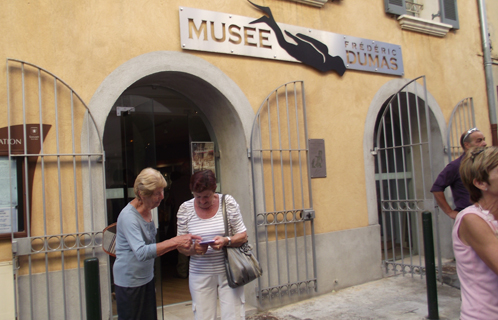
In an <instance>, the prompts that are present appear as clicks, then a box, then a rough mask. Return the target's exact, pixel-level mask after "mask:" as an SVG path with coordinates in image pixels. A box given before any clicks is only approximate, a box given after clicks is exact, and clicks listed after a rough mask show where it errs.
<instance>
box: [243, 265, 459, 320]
mask: <svg viewBox="0 0 498 320" xmlns="http://www.w3.org/2000/svg"><path fill="white" fill-rule="evenodd" d="M454 276H456V275H454ZM445 282H446V281H445ZM437 292H438V315H439V319H455V320H456V319H458V318H459V316H460V290H459V289H458V288H456V287H454V286H451V285H448V284H446V283H445V284H440V283H438V285H437ZM428 315H429V309H428V304H427V290H426V280H425V277H424V278H423V279H421V278H420V277H414V278H412V277H411V276H393V277H389V278H383V279H381V280H378V281H373V282H369V283H366V284H363V285H359V286H355V287H351V288H347V289H343V290H340V291H337V292H331V293H328V294H324V295H321V296H318V297H315V298H312V299H309V300H305V301H301V302H298V303H294V304H291V305H287V306H285V307H281V308H278V309H274V310H270V311H268V312H263V313H258V314H255V315H252V316H249V317H247V320H325V319H327V320H333V319H341V320H353V319H354V320H370V319H390V320H400V319H407V320H411V319H414V320H415V319H427V317H428Z"/></svg>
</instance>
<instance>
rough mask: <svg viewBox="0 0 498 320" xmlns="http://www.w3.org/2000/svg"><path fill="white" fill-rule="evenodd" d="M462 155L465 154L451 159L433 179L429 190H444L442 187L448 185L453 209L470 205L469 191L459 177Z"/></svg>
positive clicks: (459, 209)
mask: <svg viewBox="0 0 498 320" xmlns="http://www.w3.org/2000/svg"><path fill="white" fill-rule="evenodd" d="M464 155H465V154H463V155H461V156H460V157H458V158H457V159H455V160H453V161H451V162H450V163H449V164H448V165H447V166H446V167H445V168H444V169H443V171H441V173H440V174H439V175H438V176H437V179H436V181H434V184H433V185H432V188H431V192H438V191H443V192H444V189H446V188H447V187H450V188H451V194H452V195H453V201H454V202H455V211H462V210H463V209H465V208H467V207H468V206H470V205H472V202H470V195H469V192H468V191H467V189H466V188H465V186H464V185H463V182H462V180H461V179H460V172H459V170H460V162H462V159H463V157H464Z"/></svg>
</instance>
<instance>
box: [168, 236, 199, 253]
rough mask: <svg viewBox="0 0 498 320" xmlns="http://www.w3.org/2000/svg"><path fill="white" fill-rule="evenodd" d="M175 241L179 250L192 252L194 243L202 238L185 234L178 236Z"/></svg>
mask: <svg viewBox="0 0 498 320" xmlns="http://www.w3.org/2000/svg"><path fill="white" fill-rule="evenodd" d="M173 239H176V241H177V243H178V244H177V246H176V248H177V249H180V248H181V249H185V250H190V248H191V247H192V244H193V242H194V241H195V240H196V239H198V240H201V239H202V238H201V237H199V236H195V235H192V234H184V235H182V236H177V237H175V238H173Z"/></svg>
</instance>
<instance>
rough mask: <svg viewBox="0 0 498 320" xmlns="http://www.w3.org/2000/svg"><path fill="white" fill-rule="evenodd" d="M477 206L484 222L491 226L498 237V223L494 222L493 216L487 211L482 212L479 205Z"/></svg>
mask: <svg viewBox="0 0 498 320" xmlns="http://www.w3.org/2000/svg"><path fill="white" fill-rule="evenodd" d="M478 205H479V209H480V210H481V212H482V213H483V214H484V215H485V217H486V220H487V221H489V223H490V224H491V226H492V228H493V231H494V233H495V235H496V236H498V221H496V219H495V217H494V215H493V214H492V213H490V212H489V210H484V209H483V208H482V206H481V204H480V203H478Z"/></svg>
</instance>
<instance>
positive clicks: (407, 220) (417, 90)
mask: <svg viewBox="0 0 498 320" xmlns="http://www.w3.org/2000/svg"><path fill="white" fill-rule="evenodd" d="M422 78H423V77H421V78H420V79H422ZM416 80H417V79H416ZM419 81H420V83H417V82H416V81H414V80H412V81H410V80H408V79H399V80H398V79H397V80H392V81H390V82H388V83H386V84H385V85H384V86H382V87H381V89H380V90H379V91H378V92H377V94H376V95H375V97H374V99H373V101H372V103H371V105H370V109H369V111H368V116H367V120H366V123H365V133H364V160H365V173H366V189H367V190H366V191H367V196H368V199H369V202H368V208H369V223H370V224H377V223H379V224H390V223H391V222H392V221H395V226H396V228H393V229H392V230H383V234H382V237H383V239H385V238H387V239H390V240H392V241H391V242H390V243H386V242H384V241H383V248H384V253H385V252H386V251H387V250H390V247H394V246H401V247H403V244H404V243H405V242H406V243H410V241H411V244H409V247H410V248H411V249H410V250H411V251H410V250H409V251H410V254H409V256H413V255H417V254H418V253H417V252H419V251H420V243H419V242H418V241H419V238H420V235H419V234H418V232H419V231H414V230H413V229H411V225H414V224H415V223H418V219H416V218H414V217H411V216H410V217H409V215H413V216H418V215H417V214H418V213H420V212H421V211H424V210H429V211H431V212H433V213H434V212H435V210H434V209H435V208H434V203H433V197H432V195H431V194H430V192H429V189H430V186H431V185H432V182H433V177H431V176H430V172H431V171H432V172H433V173H435V174H436V175H437V173H438V172H439V170H440V169H441V166H442V165H443V164H444V160H445V159H444V157H445V155H444V142H443V139H444V138H443V137H444V136H445V131H446V123H445V120H444V116H443V115H442V112H441V109H440V108H439V106H438V104H437V102H436V100H435V99H434V98H433V97H432V96H431V94H430V93H429V92H427V93H424V92H425V88H424V85H422V84H421V82H422V81H421V80H419ZM424 84H425V81H424ZM425 107H427V109H426V110H427V111H424V109H425ZM426 115H428V117H426ZM427 118H428V120H429V121H426V119H427ZM415 125H416V126H415ZM379 128H380V130H379ZM417 130H418V131H420V134H419V133H418V131H417ZM424 137H427V138H424ZM417 139H418V140H417ZM419 142H420V143H419ZM418 144H420V146H422V145H426V144H432V148H431V150H432V159H430V158H429V157H428V155H429V150H425V149H423V148H421V149H420V148H419V147H418ZM417 148H418V149H417ZM416 149H417V150H416ZM419 149H420V150H419ZM424 158H425V159H424ZM423 159H424V161H423V163H425V164H428V165H424V167H423V168H422V167H421V164H420V163H421V161H422V160H423ZM387 162H389V165H388V164H387ZM415 175H418V177H417V181H418V182H420V183H419V184H415V183H414V181H415ZM424 180H425V182H424ZM380 182H382V188H381V186H380V185H379V183H380ZM415 193H416V194H415ZM382 195H383V196H382ZM380 198H382V199H383V200H385V201H381V200H379V199H380ZM407 199H417V200H416V202H418V203H417V204H416V205H415V202H411V200H410V201H407ZM404 206H408V207H406V208H405V207H404ZM381 212H383V213H384V214H386V215H387V216H388V221H387V222H386V221H380V217H381V215H380V213H381ZM437 219H438V216H437V215H433V222H434V223H435V226H438V229H437V231H435V232H437V233H439V234H440V236H441V237H440V243H439V244H438V248H437V251H438V252H439V254H440V256H442V257H445V256H446V255H447V252H448V251H451V225H450V224H448V223H447V221H445V220H443V221H441V220H439V221H438V220H437ZM438 222H442V223H439V225H438ZM408 234H410V237H411V238H408V237H407V235H408ZM393 239H397V240H393ZM413 241H416V242H415V243H414V242H413ZM401 252H403V251H401ZM405 257H406V256H403V254H401V255H400V257H399V259H398V257H394V255H393V256H392V257H391V256H390V258H393V260H394V263H393V265H394V266H395V268H396V267H397V266H398V264H397V261H398V260H400V259H401V260H403V258H405ZM383 259H384V260H385V261H386V260H387V259H386V258H385V256H383ZM412 265H415V264H412V262H411V261H410V263H402V264H401V265H400V268H401V269H399V270H402V271H403V270H404V267H405V266H410V268H411V269H410V270H413V269H418V267H413V268H412V267H411V266H412ZM403 272H404V271H403Z"/></svg>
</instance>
